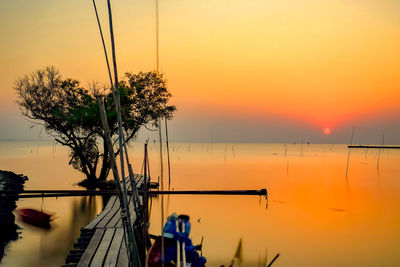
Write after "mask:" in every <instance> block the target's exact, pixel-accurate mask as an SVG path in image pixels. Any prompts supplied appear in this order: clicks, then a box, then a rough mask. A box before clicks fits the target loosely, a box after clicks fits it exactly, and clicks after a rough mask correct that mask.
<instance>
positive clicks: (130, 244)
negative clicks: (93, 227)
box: [97, 96, 141, 267]
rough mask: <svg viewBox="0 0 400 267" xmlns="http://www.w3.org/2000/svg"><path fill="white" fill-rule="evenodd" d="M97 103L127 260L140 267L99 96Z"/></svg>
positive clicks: (103, 109) (104, 111)
mask: <svg viewBox="0 0 400 267" xmlns="http://www.w3.org/2000/svg"><path fill="white" fill-rule="evenodd" d="M97 102H98V104H99V108H100V117H101V122H102V124H103V129H104V136H105V141H106V144H107V146H108V152H109V153H110V163H111V169H112V171H113V176H114V180H115V185H116V189H117V194H118V197H119V201H120V205H121V220H122V225H123V228H124V232H125V240H126V241H127V250H128V253H129V259H130V262H131V263H132V265H133V266H135V267H136V266H138V267H140V266H141V264H140V259H139V254H138V248H137V245H136V241H135V237H134V235H133V231H132V225H130V224H129V221H130V218H129V217H128V215H127V208H129V207H128V206H127V204H128V203H127V201H126V195H125V197H124V194H123V192H122V189H121V184H120V179H119V173H118V169H117V164H116V160H115V154H114V147H113V145H112V142H111V137H110V130H109V127H108V122H107V115H106V110H105V107H104V100H103V98H102V97H101V96H97ZM121 152H122V151H121Z"/></svg>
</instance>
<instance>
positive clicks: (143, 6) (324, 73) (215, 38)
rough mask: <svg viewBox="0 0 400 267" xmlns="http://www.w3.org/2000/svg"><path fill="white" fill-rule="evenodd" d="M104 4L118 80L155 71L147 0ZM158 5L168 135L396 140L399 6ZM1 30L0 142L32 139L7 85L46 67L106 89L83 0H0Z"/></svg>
mask: <svg viewBox="0 0 400 267" xmlns="http://www.w3.org/2000/svg"><path fill="white" fill-rule="evenodd" d="M96 3H97V5H98V8H99V11H100V16H101V18H102V23H103V30H104V31H105V32H106V38H107V41H108V40H109V35H108V30H107V28H106V27H107V20H106V15H107V14H106V12H105V11H106V10H105V8H106V1H105V0H101V1H99V0H98V1H97V2H96ZM112 3H113V16H114V23H115V24H114V27H115V31H116V32H115V36H116V42H117V48H116V49H117V63H118V68H119V74H120V76H122V75H123V73H124V72H126V71H134V72H137V71H150V70H154V69H155V62H156V61H155V4H154V1H136V0H129V1H128V0H119V1H112ZM159 3H160V11H159V12H160V66H161V70H162V72H164V73H165V75H166V78H167V79H168V84H169V88H170V90H171V92H172V94H173V100H172V101H173V103H174V104H175V105H176V106H177V108H178V111H177V113H176V115H175V118H174V119H173V121H171V122H170V132H171V139H172V140H174V141H190V142H197V141H215V142H218V141H229V142H300V141H301V140H304V141H310V142H319V143H332V142H334V143H347V142H349V139H350V134H351V129H352V127H353V126H355V127H356V133H355V142H359V143H381V140H382V132H384V133H385V142H387V143H392V144H399V143H400V16H399V14H400V2H399V1H398V0H363V1H360V0H324V1H321V0H302V1H300V0H280V1H272V0H250V1H249V0H247V1H245V0H207V1H193V0H185V1H182V0H159ZM0 35H1V42H0V59H1V61H0V125H1V128H0V139H9V138H30V139H36V138H38V130H29V127H28V126H29V123H27V122H26V121H25V120H24V119H23V117H22V116H21V115H20V112H19V110H18V107H17V105H16V104H15V100H16V96H15V93H14V90H13V83H14V80H15V79H16V78H18V77H21V76H22V75H24V74H27V73H30V72H32V71H34V70H36V69H38V68H43V67H45V66H47V65H54V66H55V67H57V68H58V69H59V70H60V72H61V73H62V74H63V76H64V77H71V78H75V79H78V80H80V81H81V82H82V85H84V86H87V84H88V83H89V82H92V81H94V80H95V81H100V82H103V83H104V84H107V73H106V65H105V60H104V54H103V51H102V46H101V42H100V37H99V32H98V28H97V24H96V19H95V15H94V11H93V5H92V1H91V0H86V1H82V0H63V1H61V0H51V1H50V0H35V1H28V0H25V1H23V0H18V1H15V0H2V1H1V2H0ZM327 128H328V129H329V130H330V133H329V134H327V133H328V132H329V131H326V129H327ZM144 135H146V134H144Z"/></svg>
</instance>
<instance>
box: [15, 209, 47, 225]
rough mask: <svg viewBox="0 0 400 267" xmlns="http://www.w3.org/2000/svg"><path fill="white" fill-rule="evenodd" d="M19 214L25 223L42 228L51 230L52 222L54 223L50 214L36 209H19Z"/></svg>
mask: <svg viewBox="0 0 400 267" xmlns="http://www.w3.org/2000/svg"><path fill="white" fill-rule="evenodd" d="M17 213H18V215H19V217H20V219H21V220H22V221H23V222H25V223H28V224H31V225H34V226H37V227H41V228H50V222H51V221H52V215H50V214H47V213H44V212H41V211H38V210H35V209H18V210H17Z"/></svg>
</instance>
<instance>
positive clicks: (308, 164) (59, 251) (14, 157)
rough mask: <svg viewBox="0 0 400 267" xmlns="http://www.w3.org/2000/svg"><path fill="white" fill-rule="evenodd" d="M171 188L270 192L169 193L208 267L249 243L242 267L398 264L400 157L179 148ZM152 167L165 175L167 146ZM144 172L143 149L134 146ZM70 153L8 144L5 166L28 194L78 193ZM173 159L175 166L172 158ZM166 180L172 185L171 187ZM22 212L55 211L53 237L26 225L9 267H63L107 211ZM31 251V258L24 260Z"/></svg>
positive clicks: (317, 148)
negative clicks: (263, 266) (88, 227)
mask: <svg viewBox="0 0 400 267" xmlns="http://www.w3.org/2000/svg"><path fill="white" fill-rule="evenodd" d="M170 150H171V166H172V169H171V176H172V183H171V188H173V189H174V190H184V189H188V190H194V189H204V190H207V189H261V188H267V189H268V194H269V198H268V208H266V204H267V202H266V200H265V199H264V198H259V197H256V196H171V197H167V196H166V197H164V203H165V211H166V212H165V213H166V214H170V213H171V212H177V213H186V214H189V215H190V216H191V220H192V237H193V241H194V243H198V242H200V240H201V238H202V237H203V238H204V249H203V255H204V256H206V257H207V259H208V265H207V266H220V265H222V264H225V265H228V264H229V263H230V262H231V260H232V257H233V255H234V253H235V249H236V247H237V245H238V242H239V240H240V239H242V240H243V263H242V266H259V264H260V263H262V262H264V259H265V258H266V257H267V258H268V261H270V260H272V258H273V257H274V256H275V255H276V254H277V253H280V257H279V258H278V260H277V262H276V263H275V264H274V266H399V265H400V254H399V253H398V247H399V245H400V194H399V192H400V180H399V179H398V178H399V173H400V165H399V164H398V163H399V161H400V151H398V150H382V151H381V154H380V159H379V168H377V167H378V166H377V165H378V164H377V163H378V157H379V150H374V149H368V150H352V151H351V154H350V164H349V171H348V177H347V178H346V175H345V174H346V163H347V156H348V149H347V147H346V146H345V145H331V144H329V145H328V144H327V145H312V144H311V145H307V144H289V145H285V144H222V143H198V144H193V143H191V144H188V143H173V144H171V145H170ZM149 151H150V167H151V174H152V178H153V180H154V181H157V180H158V176H159V168H160V167H159V151H158V145H157V144H154V143H151V144H150V145H149ZM130 154H131V160H132V163H133V166H134V170H135V172H137V173H140V170H141V167H142V160H143V144H142V143H133V144H132V145H131V146H130ZM67 155H68V152H67V151H66V150H65V149H64V148H61V147H60V146H54V144H53V143H52V142H1V145H0V169H3V170H11V171H14V172H16V173H24V174H25V175H27V176H28V177H29V178H30V180H29V181H28V182H27V184H26V188H27V189H39V188H42V189H56V188H59V189H65V188H67V189H78V188H77V187H76V186H74V184H75V183H76V182H78V181H80V180H81V179H82V178H83V176H82V175H81V174H80V173H79V172H77V171H75V170H73V168H72V167H71V166H68V165H67V163H68V158H67ZM165 162H166V160H165ZM167 180H168V179H167V178H166V179H165V187H166V188H167V187H168V182H167ZM160 200H161V199H160V198H153V201H152V210H151V227H150V232H151V233H153V234H159V233H160V229H161V225H160ZM18 205H19V206H20V207H34V208H37V209H40V208H42V207H43V209H45V210H46V211H50V212H56V213H57V219H56V221H55V222H54V227H53V228H52V229H51V230H50V231H40V230H39V229H35V228H32V227H29V226H27V225H23V224H22V223H21V222H18V224H19V225H20V226H21V227H23V229H22V230H21V232H22V233H21V236H22V239H20V240H18V241H16V242H11V243H10V244H9V246H8V248H7V250H6V254H7V255H6V256H5V257H4V258H3V260H2V263H1V266H39V265H40V266H58V265H59V264H61V263H63V261H64V259H65V257H66V254H67V252H68V250H69V249H70V248H71V247H72V244H73V242H75V241H76V238H77V237H78V235H79V229H80V227H82V226H84V225H85V224H86V223H87V222H88V221H90V220H91V218H93V217H94V216H95V214H96V213H97V212H98V211H99V210H101V208H102V206H103V203H102V201H101V198H100V197H96V198H91V199H90V198H82V197H80V198H59V199H45V200H44V201H43V202H42V200H41V199H35V200H20V201H19V202H18ZM21 255H24V257H21Z"/></svg>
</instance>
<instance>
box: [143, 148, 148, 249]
mask: <svg viewBox="0 0 400 267" xmlns="http://www.w3.org/2000/svg"><path fill="white" fill-rule="evenodd" d="M147 157H148V154H147V143H145V144H144V166H143V167H144V177H143V181H144V184H143V186H144V192H143V207H144V213H143V217H144V218H143V223H144V228H143V242H144V245H145V248H147V224H148V212H149V208H148V204H147V203H148V199H147V198H148V194H147V184H148V183H147V162H148V161H147Z"/></svg>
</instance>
